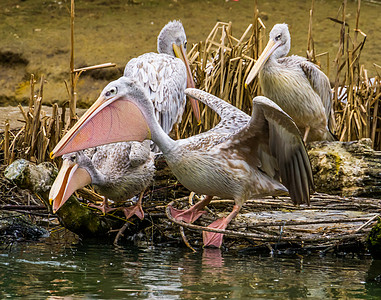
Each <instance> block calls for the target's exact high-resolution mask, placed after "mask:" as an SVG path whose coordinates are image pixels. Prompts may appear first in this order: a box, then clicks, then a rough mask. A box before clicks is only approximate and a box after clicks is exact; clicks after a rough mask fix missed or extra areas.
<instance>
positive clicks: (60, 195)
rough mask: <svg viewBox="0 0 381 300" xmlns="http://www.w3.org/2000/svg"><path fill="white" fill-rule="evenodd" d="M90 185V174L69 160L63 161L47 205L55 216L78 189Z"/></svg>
mask: <svg viewBox="0 0 381 300" xmlns="http://www.w3.org/2000/svg"><path fill="white" fill-rule="evenodd" d="M90 183H91V177H90V174H89V173H88V172H87V171H86V170H85V169H82V168H79V167H78V165H77V164H76V163H74V162H72V161H71V160H69V159H64V161H63V163H62V167H61V170H60V171H59V173H58V175H57V178H56V180H55V181H54V183H53V185H52V188H51V189H50V192H49V203H50V204H52V209H53V213H54V214H55V213H56V212H57V210H59V209H60V208H61V207H62V205H63V204H64V203H65V202H66V200H67V199H69V197H70V196H71V195H72V194H73V193H74V192H75V191H76V190H78V189H80V188H82V187H84V186H86V185H88V184H90Z"/></svg>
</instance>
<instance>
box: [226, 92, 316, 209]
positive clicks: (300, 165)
mask: <svg viewBox="0 0 381 300" xmlns="http://www.w3.org/2000/svg"><path fill="white" fill-rule="evenodd" d="M229 142H230V147H229V148H230V149H229V150H230V151H232V150H233V151H237V152H239V153H240V155H242V156H243V158H244V160H245V161H247V162H248V163H251V164H253V165H252V167H254V168H259V169H260V170H262V171H265V172H266V170H267V172H266V173H267V174H268V175H269V176H271V175H273V174H280V179H281V181H282V183H283V184H284V185H285V186H286V187H287V189H288V190H289V193H290V196H291V199H292V201H293V202H294V203H295V204H300V203H307V204H309V198H310V189H313V180H312V170H311V166H310V162H309V159H308V156H307V153H306V149H305V147H304V144H303V141H302V138H301V136H300V132H299V130H298V128H297V127H296V125H295V123H294V122H293V120H292V119H291V118H290V117H289V116H288V115H287V114H286V113H285V112H283V111H282V109H281V108H280V107H279V106H278V105H276V104H275V103H274V102H272V101H271V100H269V99H267V98H265V97H256V98H254V100H253V114H252V117H251V119H250V122H249V123H248V124H247V125H246V126H244V127H243V128H242V129H241V130H240V131H238V132H237V133H235V134H234V135H232V136H231V137H230V141H229ZM261 152H265V153H266V155H264V154H263V153H261ZM269 170H270V171H269Z"/></svg>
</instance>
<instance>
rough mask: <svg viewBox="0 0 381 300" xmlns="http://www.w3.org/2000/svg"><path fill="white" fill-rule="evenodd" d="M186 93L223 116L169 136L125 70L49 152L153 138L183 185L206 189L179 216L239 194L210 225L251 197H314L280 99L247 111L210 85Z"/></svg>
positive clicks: (261, 101)
mask: <svg viewBox="0 0 381 300" xmlns="http://www.w3.org/2000/svg"><path fill="white" fill-rule="evenodd" d="M186 94H187V95H189V96H192V97H194V98H196V99H198V100H200V101H202V102H203V103H205V104H206V105H207V106H209V107H210V108H212V109H213V110H215V111H216V112H217V113H218V114H219V115H220V117H221V121H220V123H219V124H218V125H217V126H216V127H214V128H213V129H211V130H209V131H207V132H205V133H201V134H199V135H196V136H193V137H189V138H187V139H181V140H172V139H171V138H170V137H169V136H168V135H167V134H166V133H165V132H164V131H163V129H162V128H161V126H160V125H159V123H158V122H157V120H156V118H155V117H154V107H153V104H152V102H151V101H150V100H149V98H148V94H147V92H146V91H145V90H144V89H143V88H142V87H141V85H140V84H139V82H137V81H134V80H131V79H129V78H125V77H122V78H119V79H118V80H116V81H113V82H111V83H109V84H108V85H107V86H106V87H105V89H104V90H103V91H102V93H101V95H100V97H99V98H98V99H97V101H96V102H95V103H94V104H93V105H92V106H91V107H90V109H89V110H88V111H86V113H85V114H84V115H83V116H82V117H81V118H80V119H79V121H78V122H77V123H76V124H75V125H74V127H73V128H72V129H70V131H68V133H67V134H66V135H65V136H64V137H63V138H62V139H61V141H60V142H59V143H58V144H57V146H56V147H55V148H54V150H53V151H52V153H51V156H52V157H54V156H58V155H62V154H65V153H68V152H73V151H78V150H80V149H84V148H88V147H93V146H96V145H99V144H102V143H112V142H116V141H121V140H125V141H131V140H136V141H142V140H144V139H147V138H149V139H152V140H153V141H154V142H155V143H156V144H157V145H158V147H159V148H160V150H161V151H162V152H163V155H164V157H165V159H166V161H167V163H168V165H169V167H170V168H171V170H172V171H173V173H174V174H175V176H176V177H177V178H178V180H179V181H180V182H181V183H182V184H183V185H184V186H185V187H186V188H188V189H189V190H191V191H194V192H196V193H199V194H205V195H209V197H207V198H206V199H205V200H203V201H201V202H199V203H197V204H196V205H195V206H194V207H191V208H190V209H189V210H188V211H186V212H183V213H181V214H182V215H181V216H180V217H181V218H182V219H184V218H188V219H189V220H190V221H194V219H196V218H197V216H198V215H199V211H200V210H201V209H202V208H203V207H204V206H205V205H207V204H208V203H209V202H210V200H211V196H219V197H222V198H225V199H234V200H235V206H234V208H233V211H232V212H231V213H230V214H229V215H228V216H227V217H226V218H222V219H220V220H217V221H216V222H214V223H212V224H211V225H210V227H212V228H221V229H224V228H226V226H227V224H228V223H229V222H230V221H231V220H232V219H233V218H234V217H235V216H236V215H237V214H238V212H239V210H240V208H241V207H242V205H243V204H244V202H245V201H246V200H247V199H248V198H250V197H252V196H256V195H277V194H279V193H284V192H287V191H288V192H289V193H290V196H291V199H292V201H293V202H294V203H296V204H299V203H307V204H308V203H309V196H310V188H312V186H313V180H312V173H311V166H310V163H309V160H308V156H307V153H306V150H305V148H304V144H303V141H302V139H301V137H300V133H299V130H298V128H297V127H296V125H295V123H294V122H293V121H292V119H291V118H290V117H289V116H288V115H287V114H286V113H284V112H283V111H282V110H281V109H280V108H279V106H277V105H276V104H275V103H273V102H272V101H270V100H269V99H267V98H265V97H256V98H255V99H254V101H253V114H252V116H251V118H250V116H249V115H247V114H245V113H244V112H242V111H240V110H239V109H237V108H236V107H234V106H232V105H230V104H228V103H227V102H225V101H223V100H221V99H219V98H217V97H214V96H212V95H210V94H208V93H206V92H202V91H200V90H196V89H187V90H186ZM175 213H177V212H175ZM221 243H222V235H221V234H217V233H210V232H204V244H205V245H213V246H216V247H220V246H221Z"/></svg>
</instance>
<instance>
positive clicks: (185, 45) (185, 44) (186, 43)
mask: <svg viewBox="0 0 381 300" xmlns="http://www.w3.org/2000/svg"><path fill="white" fill-rule="evenodd" d="M187 45H188V42H187V41H185V42H184V48H185V49H186V48H187Z"/></svg>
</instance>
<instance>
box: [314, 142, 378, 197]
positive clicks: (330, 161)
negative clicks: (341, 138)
mask: <svg viewBox="0 0 381 300" xmlns="http://www.w3.org/2000/svg"><path fill="white" fill-rule="evenodd" d="M307 149H308V155H309V157H310V161H311V166H312V172H313V175H314V182H315V188H316V190H317V191H318V192H321V193H328V194H335V195H341V196H364V197H374V198H380V197H381V151H374V150H373V149H372V141H371V140H370V139H361V140H359V141H352V142H314V143H310V144H309V145H307Z"/></svg>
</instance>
